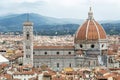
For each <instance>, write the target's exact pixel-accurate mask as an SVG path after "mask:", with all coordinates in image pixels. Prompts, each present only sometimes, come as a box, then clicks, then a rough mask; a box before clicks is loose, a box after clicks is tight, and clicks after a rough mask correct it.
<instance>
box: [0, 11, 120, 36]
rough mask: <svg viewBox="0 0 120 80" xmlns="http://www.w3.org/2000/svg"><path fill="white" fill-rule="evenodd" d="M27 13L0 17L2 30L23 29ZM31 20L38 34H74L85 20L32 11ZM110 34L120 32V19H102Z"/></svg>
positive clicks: (0, 29) (0, 28)
mask: <svg viewBox="0 0 120 80" xmlns="http://www.w3.org/2000/svg"><path fill="white" fill-rule="evenodd" d="M26 20H27V14H26V13H25V14H13V15H7V16H2V17H0V31H2V32H4V31H6V32H8V31H22V26H23V22H25V21H26ZM29 20H30V21H32V22H33V23H34V31H35V32H37V34H43V35H44V34H45V35H57V34H58V35H62V34H74V33H75V32H76V30H77V28H78V27H79V25H80V24H81V23H82V22H83V21H84V20H80V19H71V18H70V19H66V18H53V17H47V16H42V15H39V14H34V13H30V14H29ZM100 23H102V25H103V27H104V28H105V30H106V32H107V33H108V34H120V21H119V20H118V21H100Z"/></svg>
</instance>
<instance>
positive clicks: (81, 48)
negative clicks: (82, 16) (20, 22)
mask: <svg viewBox="0 0 120 80" xmlns="http://www.w3.org/2000/svg"><path fill="white" fill-rule="evenodd" d="M23 39H24V40H23V49H24V59H23V65H27V64H30V65H31V66H33V67H41V66H42V65H46V66H48V67H50V68H51V69H53V70H56V71H57V70H62V69H64V68H66V67H91V68H94V67H96V66H107V49H108V48H107V47H108V44H107V43H108V41H107V36H106V32H105V31H104V29H103V28H102V26H101V25H100V24H99V23H98V22H96V21H95V19H94V18H93V12H92V9H91V7H90V11H89V12H88V18H87V20H86V21H85V22H84V23H83V25H82V26H80V27H79V29H78V30H77V32H76V34H75V37H74V45H73V46H65V45H62V46H44V45H41V46H35V45H33V23H32V22H30V21H29V20H28V21H27V22H25V23H24V26H23Z"/></svg>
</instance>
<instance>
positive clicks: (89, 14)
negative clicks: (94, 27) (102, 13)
mask: <svg viewBox="0 0 120 80" xmlns="http://www.w3.org/2000/svg"><path fill="white" fill-rule="evenodd" d="M88 19H89V20H92V19H93V12H92V7H91V6H90V9H89V12H88Z"/></svg>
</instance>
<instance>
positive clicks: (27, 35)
mask: <svg viewBox="0 0 120 80" xmlns="http://www.w3.org/2000/svg"><path fill="white" fill-rule="evenodd" d="M26 38H27V40H28V39H29V38H30V34H29V32H27V34H26Z"/></svg>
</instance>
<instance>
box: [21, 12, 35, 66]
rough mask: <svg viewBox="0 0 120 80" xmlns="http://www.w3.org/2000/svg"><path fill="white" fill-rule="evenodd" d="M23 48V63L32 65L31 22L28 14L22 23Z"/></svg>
mask: <svg viewBox="0 0 120 80" xmlns="http://www.w3.org/2000/svg"><path fill="white" fill-rule="evenodd" d="M23 50H24V57H23V65H31V66H33V23H32V22H30V21H29V14H27V21H26V22H24V23H23Z"/></svg>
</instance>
